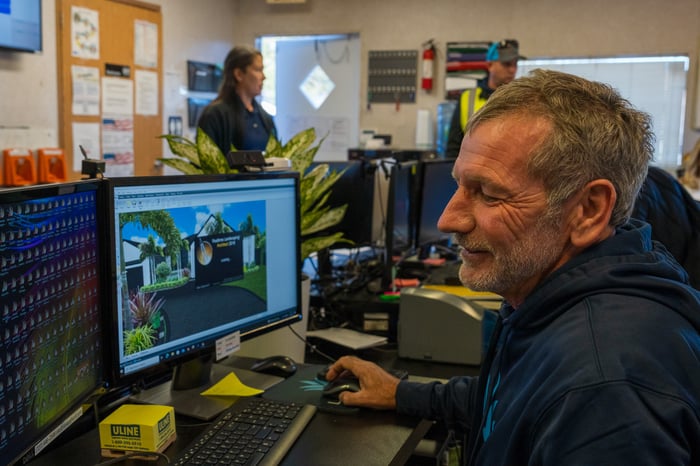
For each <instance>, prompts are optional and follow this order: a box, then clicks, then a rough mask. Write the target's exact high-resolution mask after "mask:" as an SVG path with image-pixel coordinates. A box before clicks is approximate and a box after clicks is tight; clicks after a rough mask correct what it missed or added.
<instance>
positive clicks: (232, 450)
mask: <svg viewBox="0 0 700 466" xmlns="http://www.w3.org/2000/svg"><path fill="white" fill-rule="evenodd" d="M315 413H316V408H315V407H314V406H311V405H302V404H298V403H294V402H291V401H287V402H285V401H272V400H266V399H263V398H241V399H239V400H238V401H237V402H236V403H235V404H234V405H233V406H231V408H229V409H228V410H227V411H226V412H225V413H223V414H222V415H221V416H220V417H219V418H218V419H217V420H216V422H214V423H213V424H212V425H211V426H209V427H207V429H206V430H205V431H204V432H203V433H202V434H201V435H200V436H199V437H197V439H196V440H195V441H194V442H192V443H191V444H190V446H189V447H188V448H187V449H186V450H185V452H184V453H182V454H181V455H179V456H178V457H177V458H175V459H174V460H173V462H172V463H171V464H173V465H176V466H185V465H190V464H191V465H195V464H214V463H219V462H220V460H221V459H223V460H224V463H226V464H251V465H252V464H256V465H261V466H262V465H275V464H279V462H280V461H282V459H283V458H284V456H285V455H286V453H287V452H288V451H289V449H290V448H291V447H292V445H294V442H295V441H296V439H297V438H298V437H299V436H300V435H301V433H302V432H303V431H304V429H305V428H306V426H307V425H308V423H309V422H310V421H311V419H312V418H313V416H314V414H315Z"/></svg>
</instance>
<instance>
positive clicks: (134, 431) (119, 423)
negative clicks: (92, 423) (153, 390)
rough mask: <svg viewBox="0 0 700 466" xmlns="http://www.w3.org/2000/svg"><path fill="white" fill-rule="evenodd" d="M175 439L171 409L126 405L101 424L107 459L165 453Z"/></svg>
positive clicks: (101, 438)
mask: <svg viewBox="0 0 700 466" xmlns="http://www.w3.org/2000/svg"><path fill="white" fill-rule="evenodd" d="M175 438H176V433H175V410H174V409H173V408H172V406H160V405H133V404H125V405H122V406H120V407H119V408H117V409H116V410H115V411H114V412H113V413H112V414H110V415H109V416H107V417H106V418H105V419H104V420H103V421H102V422H100V447H101V448H102V454H103V455H104V456H119V455H123V454H124V453H131V452H163V450H165V449H166V448H168V446H169V445H170V444H171V443H173V442H174V441H175Z"/></svg>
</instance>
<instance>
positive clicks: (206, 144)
mask: <svg viewBox="0 0 700 466" xmlns="http://www.w3.org/2000/svg"><path fill="white" fill-rule="evenodd" d="M197 151H198V152H199V160H200V162H201V163H202V170H204V172H205V173H228V172H229V166H228V162H227V161H226V157H224V154H223V153H222V152H221V149H219V146H217V145H216V144H215V143H214V141H213V140H212V139H211V138H210V137H209V135H208V134H207V133H205V132H204V131H202V129H201V128H197Z"/></svg>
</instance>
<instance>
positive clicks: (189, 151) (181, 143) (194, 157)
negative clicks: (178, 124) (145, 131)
mask: <svg viewBox="0 0 700 466" xmlns="http://www.w3.org/2000/svg"><path fill="white" fill-rule="evenodd" d="M160 137H161V138H163V139H165V140H166V141H168V147H170V151H171V152H172V153H173V154H175V155H177V156H178V157H182V158H183V159H186V160H189V161H190V162H192V163H193V164H194V165H196V166H199V154H198V153H197V146H196V145H195V144H194V143H193V142H192V141H190V140H189V139H187V138H183V137H182V136H175V135H172V134H164V135H162V136H160Z"/></svg>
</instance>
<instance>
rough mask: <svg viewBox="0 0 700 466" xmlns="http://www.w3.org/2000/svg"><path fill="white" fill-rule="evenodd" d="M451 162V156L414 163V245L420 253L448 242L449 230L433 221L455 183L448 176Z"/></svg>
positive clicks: (423, 254) (442, 208) (451, 193)
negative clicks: (415, 214)
mask: <svg viewBox="0 0 700 466" xmlns="http://www.w3.org/2000/svg"><path fill="white" fill-rule="evenodd" d="M453 165H454V160H445V159H441V160H429V161H423V162H421V163H420V165H419V167H418V190H417V210H418V214H417V224H416V241H415V246H416V250H417V251H418V253H419V255H420V256H421V257H426V256H427V255H428V254H429V253H430V250H431V248H433V247H434V246H435V247H438V248H439V247H440V246H449V245H450V243H451V239H452V234H451V233H445V232H442V231H440V230H439V229H438V226H437V222H438V219H439V218H440V215H442V211H443V210H444V209H445V206H446V205H447V203H448V202H449V200H450V198H451V197H452V195H453V194H454V192H455V189H456V187H457V185H456V184H455V181H454V179H453V178H452V166H453Z"/></svg>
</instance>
